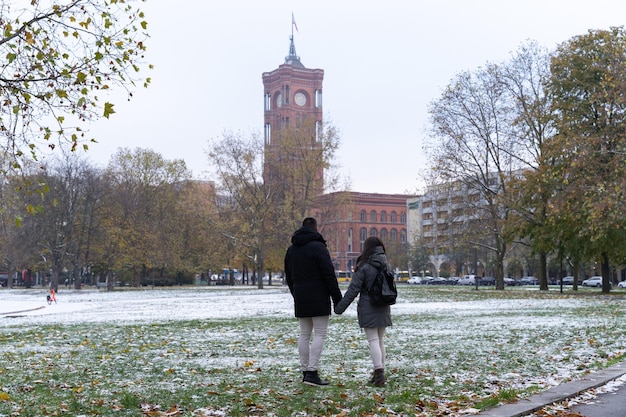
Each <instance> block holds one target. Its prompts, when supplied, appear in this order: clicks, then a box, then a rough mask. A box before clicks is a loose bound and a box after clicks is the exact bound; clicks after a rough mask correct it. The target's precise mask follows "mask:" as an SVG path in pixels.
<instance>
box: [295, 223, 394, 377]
mask: <svg viewBox="0 0 626 417" xmlns="http://www.w3.org/2000/svg"><path fill="white" fill-rule="evenodd" d="M380 268H389V266H388V264H387V255H386V254H385V246H384V244H383V242H382V241H381V240H380V239H379V238H378V237H375V236H372V237H369V238H367V239H366V240H365V242H364V243H363V251H362V252H361V254H360V255H359V257H358V258H357V260H356V267H355V269H354V273H353V274H352V279H351V281H350V286H349V287H348V290H347V291H346V293H345V294H344V295H343V296H342V295H341V291H340V289H339V284H338V282H337V277H336V276H335V268H334V266H333V263H332V261H331V258H330V254H329V252H328V249H327V247H326V241H325V240H324V238H323V237H322V235H321V234H320V233H319V232H318V231H317V221H316V220H315V219H314V218H312V217H307V218H306V219H304V221H303V222H302V227H300V228H299V229H298V230H296V231H295V232H294V234H293V236H292V237H291V246H290V247H289V249H288V250H287V253H286V255H285V277H286V280H287V285H288V286H289V291H290V292H291V295H292V296H293V299H294V306H295V316H296V317H297V318H298V322H299V324H300V337H299V339H298V354H299V356H300V367H301V368H302V376H303V378H302V382H303V383H305V384H308V385H313V386H323V385H328V382H326V381H324V380H322V379H321V378H320V376H319V374H318V364H319V360H320V356H321V354H322V349H323V347H324V340H325V339H326V334H327V329H328V322H329V319H330V314H331V299H332V305H333V306H334V312H335V313H336V314H342V313H343V312H344V311H345V310H346V309H347V308H348V306H349V305H350V304H351V303H352V302H353V301H354V299H355V298H356V297H357V295H359V301H358V306H357V316H358V322H359V326H360V327H361V328H362V329H364V331H365V336H366V338H367V343H368V344H369V350H370V357H371V360H372V365H373V369H374V372H373V374H372V377H371V378H370V380H369V382H370V383H371V384H373V385H375V386H383V385H385V383H386V378H385V345H384V341H383V338H384V335H385V329H386V327H388V326H391V311H390V307H389V306H388V305H386V306H379V305H374V304H373V303H371V302H370V299H369V296H368V292H367V288H368V285H369V284H370V283H371V282H372V281H373V280H374V279H375V278H376V274H377V271H378V269H380Z"/></svg>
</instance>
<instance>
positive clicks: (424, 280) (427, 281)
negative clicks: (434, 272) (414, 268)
mask: <svg viewBox="0 0 626 417" xmlns="http://www.w3.org/2000/svg"><path fill="white" fill-rule="evenodd" d="M433 279H434V278H433V277H430V276H427V277H424V278H422V282H421V283H420V284H430V281H432V280H433Z"/></svg>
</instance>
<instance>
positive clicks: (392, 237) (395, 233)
mask: <svg viewBox="0 0 626 417" xmlns="http://www.w3.org/2000/svg"><path fill="white" fill-rule="evenodd" d="M397 240H398V231H397V230H396V229H391V235H390V238H389V241H390V242H396V241H397Z"/></svg>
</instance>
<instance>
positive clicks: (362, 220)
mask: <svg viewBox="0 0 626 417" xmlns="http://www.w3.org/2000/svg"><path fill="white" fill-rule="evenodd" d="M366 221H367V213H366V212H365V210H361V223H365V222H366Z"/></svg>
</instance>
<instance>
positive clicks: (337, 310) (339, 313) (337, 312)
mask: <svg viewBox="0 0 626 417" xmlns="http://www.w3.org/2000/svg"><path fill="white" fill-rule="evenodd" d="M334 310H335V314H338V315H341V313H343V310H339V309H338V308H337V306H335V308H334Z"/></svg>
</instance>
